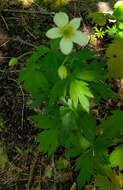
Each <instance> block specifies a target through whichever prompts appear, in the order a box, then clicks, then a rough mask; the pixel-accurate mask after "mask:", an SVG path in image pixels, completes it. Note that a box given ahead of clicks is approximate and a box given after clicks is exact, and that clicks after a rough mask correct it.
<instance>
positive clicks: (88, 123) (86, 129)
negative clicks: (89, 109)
mask: <svg viewBox="0 0 123 190" xmlns="http://www.w3.org/2000/svg"><path fill="white" fill-rule="evenodd" d="M78 126H79V128H80V129H81V130H82V132H83V134H84V136H85V137H86V138H87V139H88V140H89V141H90V142H94V139H95V136H96V119H95V118H94V117H93V116H92V114H91V113H89V114H88V113H86V112H85V113H84V112H82V111H81V110H80V113H79V117H78Z"/></svg>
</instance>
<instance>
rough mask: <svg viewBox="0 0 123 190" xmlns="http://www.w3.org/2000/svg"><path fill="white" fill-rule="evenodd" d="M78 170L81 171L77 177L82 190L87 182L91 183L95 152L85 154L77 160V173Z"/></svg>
mask: <svg viewBox="0 0 123 190" xmlns="http://www.w3.org/2000/svg"><path fill="white" fill-rule="evenodd" d="M78 170H80V173H79V176H78V177H77V183H78V186H79V188H82V187H83V186H84V185H85V183H86V182H88V183H89V181H90V178H91V175H92V174H93V171H94V163H93V152H92V151H91V150H89V151H87V152H85V153H84V154H82V155H81V156H80V157H79V158H78V159H77V162H76V167H75V171H78Z"/></svg>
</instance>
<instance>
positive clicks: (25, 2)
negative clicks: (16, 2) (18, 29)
mask: <svg viewBox="0 0 123 190" xmlns="http://www.w3.org/2000/svg"><path fill="white" fill-rule="evenodd" d="M20 1H21V3H22V4H23V6H24V7H30V6H31V4H32V3H34V0H20Z"/></svg>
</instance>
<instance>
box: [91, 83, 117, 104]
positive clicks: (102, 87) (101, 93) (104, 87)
mask: <svg viewBox="0 0 123 190" xmlns="http://www.w3.org/2000/svg"><path fill="white" fill-rule="evenodd" d="M89 87H90V89H91V91H92V93H93V95H94V98H95V99H96V97H99V98H101V97H102V98H103V99H104V100H108V99H109V98H112V99H113V98H115V97H116V96H115V94H114V92H113V91H112V90H111V86H110V85H108V84H106V83H103V82H94V83H91V84H90V85H89Z"/></svg>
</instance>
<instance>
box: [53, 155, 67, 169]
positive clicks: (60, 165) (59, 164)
mask: <svg viewBox="0 0 123 190" xmlns="http://www.w3.org/2000/svg"><path fill="white" fill-rule="evenodd" d="M69 164H70V163H69V162H68V160H66V159H64V158H62V157H61V158H59V160H58V161H57V165H56V167H57V169H59V170H63V169H65V168H67V167H68V166H69Z"/></svg>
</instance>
